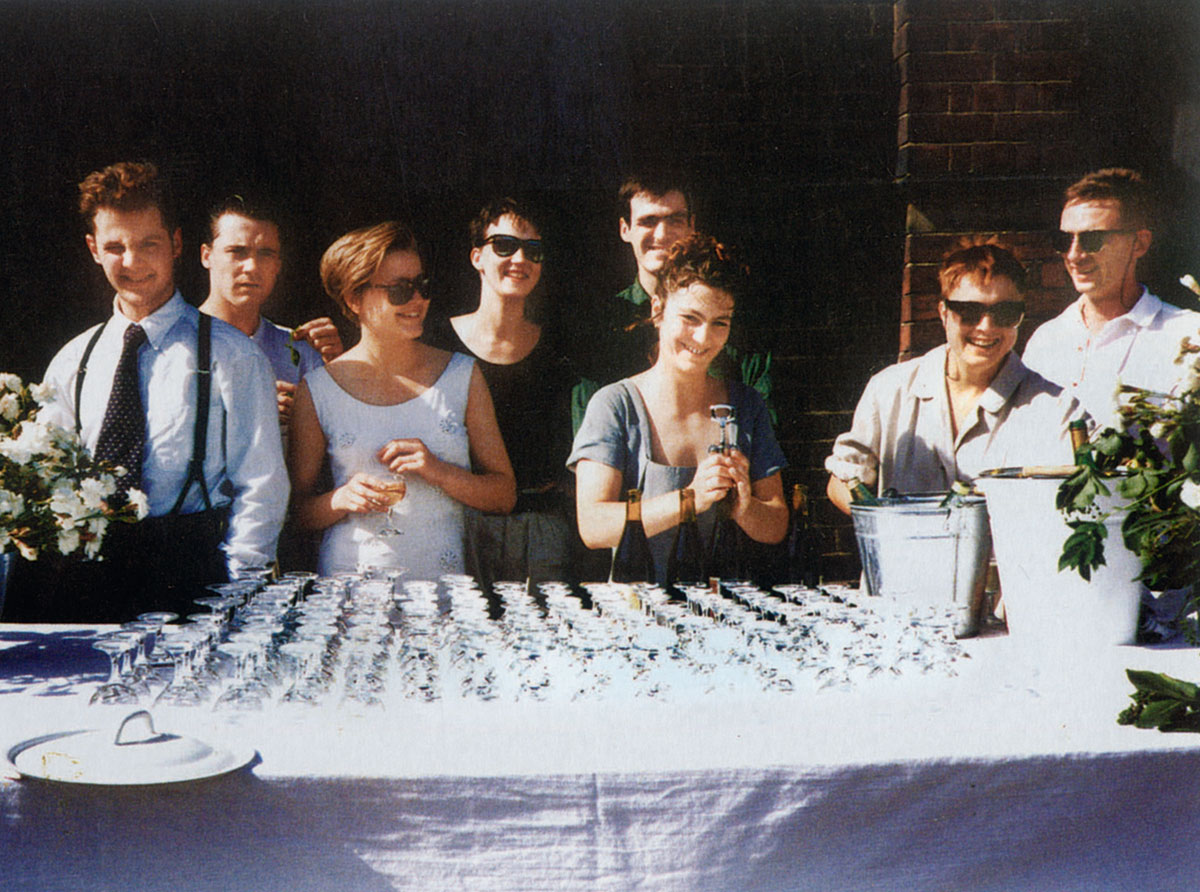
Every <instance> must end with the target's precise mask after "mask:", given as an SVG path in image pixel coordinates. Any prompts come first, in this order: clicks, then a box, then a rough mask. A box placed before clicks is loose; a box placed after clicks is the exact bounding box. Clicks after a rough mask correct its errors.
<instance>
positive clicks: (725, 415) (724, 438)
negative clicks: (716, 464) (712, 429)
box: [708, 403, 737, 455]
mask: <svg viewBox="0 0 1200 892" xmlns="http://www.w3.org/2000/svg"><path fill="white" fill-rule="evenodd" d="M708 414H709V417H711V418H712V420H713V421H715V422H716V423H717V424H718V425H720V427H721V442H720V443H713V444H712V445H711V446H709V447H708V451H709V452H710V453H712V452H719V453H721V454H722V455H728V454H729V450H730V449H731V448H732V447H734V446H735V445H737V444H736V443H730V442H729V426H730V425H731V424H735V423H736V422H737V410H736V409H734V407H733V406H731V405H729V404H728V403H713V404H712V405H711V406H709V407H708ZM735 430H736V428H735Z"/></svg>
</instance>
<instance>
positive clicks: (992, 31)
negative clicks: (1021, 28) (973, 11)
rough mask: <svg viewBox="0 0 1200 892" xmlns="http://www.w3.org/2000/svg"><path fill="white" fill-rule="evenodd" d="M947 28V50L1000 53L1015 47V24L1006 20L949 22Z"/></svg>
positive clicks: (1012, 49)
mask: <svg viewBox="0 0 1200 892" xmlns="http://www.w3.org/2000/svg"><path fill="white" fill-rule="evenodd" d="M947 30H948V32H949V33H948V40H947V46H946V48H947V49H949V50H959V51H967V50H973V51H975V52H978V53H1000V52H1012V51H1014V50H1016V49H1017V46H1016V43H1017V29H1016V26H1014V25H1012V24H1010V23H1007V22H970V23H951V24H949V25H947Z"/></svg>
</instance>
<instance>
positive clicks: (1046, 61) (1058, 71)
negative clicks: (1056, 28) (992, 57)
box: [995, 50, 1083, 81]
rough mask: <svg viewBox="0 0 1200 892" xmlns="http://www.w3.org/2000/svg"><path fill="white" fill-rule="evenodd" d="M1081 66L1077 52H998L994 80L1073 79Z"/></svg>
mask: <svg viewBox="0 0 1200 892" xmlns="http://www.w3.org/2000/svg"><path fill="white" fill-rule="evenodd" d="M1082 67H1083V63H1082V56H1081V54H1080V53H1077V52H1069V51H1064V52H1055V51H1046V50H1039V51H1038V52H1034V53H998V54H997V55H996V65H995V72H996V80H1001V81H1050V80H1059V81H1061V80H1074V79H1075V78H1077V77H1079V75H1080V72H1081V69H1082Z"/></svg>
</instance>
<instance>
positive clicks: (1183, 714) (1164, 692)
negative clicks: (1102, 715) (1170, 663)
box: [1117, 669, 1200, 731]
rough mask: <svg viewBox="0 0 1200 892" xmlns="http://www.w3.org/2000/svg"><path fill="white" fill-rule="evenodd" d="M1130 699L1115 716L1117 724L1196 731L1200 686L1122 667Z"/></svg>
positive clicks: (1154, 673)
mask: <svg viewBox="0 0 1200 892" xmlns="http://www.w3.org/2000/svg"><path fill="white" fill-rule="evenodd" d="M1125 675H1126V676H1127V677H1128V678H1129V680H1130V681H1131V682H1132V683H1133V687H1134V692H1133V693H1132V694H1130V695H1129V698H1130V699H1131V700H1132V701H1133V704H1132V705H1131V706H1128V707H1126V708H1125V709H1124V710H1122V711H1121V713H1120V714H1119V715H1118V716H1117V724H1119V725H1133V726H1134V727H1137V728H1158V730H1160V731H1200V687H1198V686H1197V685H1195V684H1193V683H1191V682H1190V681H1181V680H1180V679H1178V678H1172V677H1171V676H1170V675H1164V674H1163V673H1161V672H1146V671H1144V670H1140V669H1126V670H1125Z"/></svg>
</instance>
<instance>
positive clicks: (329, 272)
mask: <svg viewBox="0 0 1200 892" xmlns="http://www.w3.org/2000/svg"><path fill="white" fill-rule="evenodd" d="M393 251H413V252H415V253H420V252H419V251H418V249H417V239H416V236H414V235H413V234H412V230H411V229H409V228H408V227H407V226H405V225H404V224H403V223H399V222H397V221H395V220H386V221H384V222H383V223H376V224H375V225H374V226H364V227H363V228H362V229H355V230H354V231H352V232H347V233H346V234H345V235H343V236H342V237H341V238H339V239H338V240H337V241H335V242H334V243H333V244H332V245H330V246H329V247H328V248H326V249H325V253H324V254H323V255H321V285H322V286H324V288H325V293H326V294H328V295H329V296H330V297H331V298H333V301H334V303H336V304H337V305H338V309H340V310H341V311H342V315H344V316H345V317H346V318H347V319H349V320H350V321H351V322H354V323H355V324H356V325H357V324H358V314H357V313H355V312H354V311H353V310H352V309H350V305H349V304H348V303H347V302H346V297H347V296H348V295H350V294H353V293H354V292H355V291H358V290H360V289H361V288H362V287H363V286H364V285H366V284H367V283H368V282H369V281H370V280H371V276H373V275H375V271H376V270H378V269H379V265H380V264H381V263H383V259H384V258H385V257H387V255H388V254H390V253H391V252H393Z"/></svg>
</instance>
